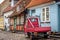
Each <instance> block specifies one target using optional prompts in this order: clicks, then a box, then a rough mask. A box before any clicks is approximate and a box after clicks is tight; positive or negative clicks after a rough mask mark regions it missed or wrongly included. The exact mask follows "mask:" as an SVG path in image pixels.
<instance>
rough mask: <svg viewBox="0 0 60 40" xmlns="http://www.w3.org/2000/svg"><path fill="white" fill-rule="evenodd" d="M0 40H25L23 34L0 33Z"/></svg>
mask: <svg viewBox="0 0 60 40" xmlns="http://www.w3.org/2000/svg"><path fill="white" fill-rule="evenodd" d="M0 40H25V37H24V34H23V33H22V34H18V33H11V32H5V31H0Z"/></svg>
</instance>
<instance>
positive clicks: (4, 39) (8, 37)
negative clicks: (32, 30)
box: [0, 31, 60, 40]
mask: <svg viewBox="0 0 60 40" xmlns="http://www.w3.org/2000/svg"><path fill="white" fill-rule="evenodd" d="M0 40H30V39H29V38H26V37H25V35H24V33H11V32H5V31H0ZM40 40H60V39H55V38H52V39H43V38H42V39H40Z"/></svg>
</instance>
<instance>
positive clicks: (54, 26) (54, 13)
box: [29, 2, 60, 32]
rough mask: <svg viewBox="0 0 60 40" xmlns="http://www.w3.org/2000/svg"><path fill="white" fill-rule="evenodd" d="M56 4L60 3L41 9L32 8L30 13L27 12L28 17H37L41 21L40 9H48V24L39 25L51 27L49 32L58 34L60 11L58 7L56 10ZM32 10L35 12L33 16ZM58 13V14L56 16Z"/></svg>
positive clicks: (59, 29)
mask: <svg viewBox="0 0 60 40" xmlns="http://www.w3.org/2000/svg"><path fill="white" fill-rule="evenodd" d="M58 4H60V2H57V3H54V4H50V5H47V6H46V5H45V6H43V7H41V6H40V7H33V8H30V9H29V10H30V12H29V15H30V16H31V15H32V16H39V17H40V19H41V13H42V8H44V7H49V8H50V9H49V10H50V11H49V13H50V23H41V21H40V24H41V26H51V31H53V32H59V31H60V27H59V26H60V11H58V9H59V10H60V7H59V8H58ZM32 9H35V10H36V12H35V13H34V14H33V13H32V12H31V10H32ZM58 13H59V14H58Z"/></svg>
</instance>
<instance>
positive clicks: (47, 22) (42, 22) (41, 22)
mask: <svg viewBox="0 0 60 40" xmlns="http://www.w3.org/2000/svg"><path fill="white" fill-rule="evenodd" d="M41 23H50V21H49V22H41Z"/></svg>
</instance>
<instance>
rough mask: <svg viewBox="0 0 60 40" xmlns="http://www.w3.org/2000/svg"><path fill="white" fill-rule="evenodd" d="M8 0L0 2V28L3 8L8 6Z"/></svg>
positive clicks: (2, 19) (2, 20)
mask: <svg viewBox="0 0 60 40" xmlns="http://www.w3.org/2000/svg"><path fill="white" fill-rule="evenodd" d="M9 4H10V3H9V0H4V1H3V2H2V3H1V4H0V29H4V17H3V10H4V9H5V8H6V7H7V6H9Z"/></svg>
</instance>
